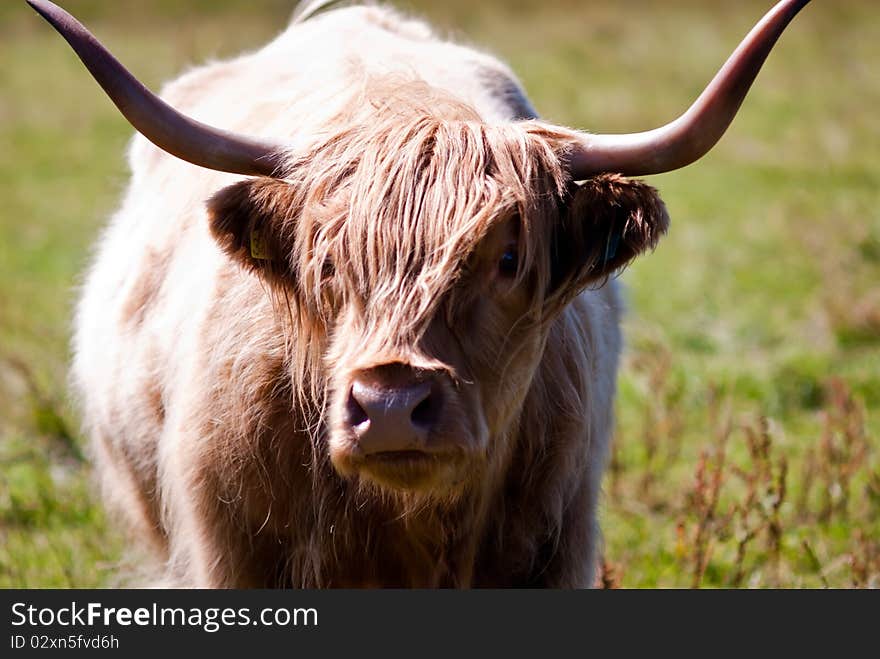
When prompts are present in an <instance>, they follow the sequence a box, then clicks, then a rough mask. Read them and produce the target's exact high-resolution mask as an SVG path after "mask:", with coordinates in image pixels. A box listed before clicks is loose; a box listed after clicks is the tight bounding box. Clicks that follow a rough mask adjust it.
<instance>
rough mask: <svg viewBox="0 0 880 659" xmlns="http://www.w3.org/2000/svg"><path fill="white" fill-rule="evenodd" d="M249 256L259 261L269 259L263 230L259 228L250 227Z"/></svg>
mask: <svg viewBox="0 0 880 659" xmlns="http://www.w3.org/2000/svg"><path fill="white" fill-rule="evenodd" d="M251 257H252V258H255V259H259V260H261V261H269V260H271V258H272V257H271V256H270V255H269V250H268V248H267V246H266V241H265V240H264V239H263V232H262V231H260V230H259V229H251Z"/></svg>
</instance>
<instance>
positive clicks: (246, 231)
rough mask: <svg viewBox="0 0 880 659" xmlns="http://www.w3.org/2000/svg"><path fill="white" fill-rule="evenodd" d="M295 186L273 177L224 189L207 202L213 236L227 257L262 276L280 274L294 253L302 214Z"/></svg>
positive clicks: (236, 184) (250, 180)
mask: <svg viewBox="0 0 880 659" xmlns="http://www.w3.org/2000/svg"><path fill="white" fill-rule="evenodd" d="M296 199H297V196H296V195H295V194H294V189H293V187H292V186H291V185H290V184H288V183H285V182H284V181H279V180H276V179H271V178H257V179H249V180H246V181H240V182H239V183H234V184H233V185H230V186H229V187H227V188H223V189H222V190H220V191H219V192H217V193H216V194H215V195H214V196H213V197H211V198H210V199H209V200H208V220H209V222H210V226H211V233H212V235H213V236H214V239H215V240H216V241H217V243H218V244H219V245H220V247H221V248H222V249H223V251H224V252H226V254H228V255H229V256H230V258H232V259H233V260H235V261H237V262H239V263H241V264H242V265H244V266H246V267H248V268H251V269H253V270H257V271H259V272H261V273H262V274H267V273H270V272H271V273H278V272H280V271H282V270H284V269H286V266H287V264H288V262H289V259H290V256H291V254H292V252H293V245H292V244H291V242H292V240H293V235H294V230H293V222H294V221H295V219H296V217H297V216H298V215H299V211H298V207H297V203H296Z"/></svg>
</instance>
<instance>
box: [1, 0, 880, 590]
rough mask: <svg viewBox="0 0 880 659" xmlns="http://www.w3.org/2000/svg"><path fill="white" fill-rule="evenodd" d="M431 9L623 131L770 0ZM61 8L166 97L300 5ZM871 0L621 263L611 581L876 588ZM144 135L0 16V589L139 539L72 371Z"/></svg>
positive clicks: (682, 184)
mask: <svg viewBox="0 0 880 659" xmlns="http://www.w3.org/2000/svg"><path fill="white" fill-rule="evenodd" d="M439 4H440V3H429V2H427V0H423V1H422V0H420V1H417V2H416V1H411V0H407V1H405V2H401V6H404V7H407V8H411V9H414V10H416V11H419V12H421V13H424V14H426V15H427V16H428V17H429V18H431V19H432V21H433V22H435V23H436V24H437V25H439V26H440V27H441V28H442V29H443V30H445V31H447V32H449V33H450V34H452V35H454V36H456V37H458V38H460V39H463V40H465V41H468V42H471V43H474V44H478V45H479V46H481V47H485V48H487V49H489V50H491V51H493V52H495V53H498V54H499V55H501V56H502V57H503V58H504V59H506V60H507V61H509V62H510V64H511V65H512V67H513V68H514V70H515V71H517V73H518V74H519V75H520V77H521V79H522V81H523V83H524V84H525V87H526V89H528V90H529V92H530V94H531V95H532V98H533V100H534V102H535V104H536V106H537V107H538V109H539V110H540V112H541V113H542V114H543V115H544V116H545V117H546V118H548V119H551V120H554V121H557V122H559V123H565V124H569V125H573V126H577V127H581V128H586V129H591V130H596V131H602V132H616V131H632V130H640V129H644V128H647V127H652V126H654V125H656V124H658V123H660V122H663V121H666V120H668V119H670V118H672V117H674V116H675V115H676V114H677V113H679V112H680V111H681V110H683V109H684V108H685V107H686V106H687V104H688V103H689V102H690V101H691V100H693V98H694V97H695V96H696V94H698V93H699V91H700V89H701V87H702V85H704V84H705V82H707V81H708V80H709V78H710V77H711V76H712V75H713V74H714V72H715V70H716V69H717V68H718V66H720V64H721V63H722V62H723V61H724V59H725V58H726V56H727V55H728V54H729V52H730V51H731V50H732V48H733V47H734V46H735V45H736V43H738V41H739V39H740V38H741V37H742V36H743V35H744V34H745V32H746V31H747V30H748V29H749V28H750V27H751V25H752V24H753V23H754V21H755V20H757V18H758V17H760V15H761V14H762V13H763V11H764V10H765V9H766V8H767V7H768V6H769V4H770V0H748V1H743V2H736V3H712V4H711V5H707V4H706V3H703V2H698V1H697V0H668V1H664V2H659V1H648V0H632V1H630V2H626V3H619V2H610V1H604V0H603V1H594V2H575V1H574V0H556V1H553V2H546V1H545V2H537V1H535V0H528V1H526V0H518V1H516V2H504V3H502V2H483V3H474V2H463V1H461V0H455V1H452V2H448V3H442V7H441V6H438V5H439ZM66 5H67V6H68V7H69V8H70V9H72V10H73V11H75V12H76V13H77V14H78V15H79V16H80V17H81V18H82V19H83V20H84V21H85V22H86V23H87V24H88V25H89V26H90V27H91V28H92V29H93V30H94V31H95V32H96V33H97V34H98V36H99V37H100V38H101V39H102V40H104V41H105V42H106V43H107V44H108V45H110V46H111V48H112V49H113V50H114V51H115V52H116V53H117V55H118V56H119V57H120V58H121V59H122V60H123V61H124V62H126V63H127V64H128V65H129V66H130V67H131V68H132V69H133V70H134V71H135V72H136V73H137V74H138V75H139V76H140V77H141V78H142V79H143V80H144V81H145V82H146V83H147V84H148V85H150V86H152V87H153V88H156V87H158V85H159V84H160V83H161V82H162V81H163V80H166V79H168V78H171V77H173V76H174V75H176V73H178V72H179V71H180V70H181V69H183V68H185V67H186V66H188V65H191V64H193V63H198V62H200V61H204V60H205V59H208V58H211V57H218V56H226V55H232V54H235V53H237V52H239V51H241V50H243V49H247V48H253V47H257V46H259V45H260V44H262V43H264V42H265V41H266V40H268V39H269V38H270V37H271V36H272V35H273V34H275V33H276V32H277V30H278V29H279V28H280V26H281V25H282V24H283V23H284V21H285V20H286V18H287V16H288V15H289V13H290V12H291V10H292V3H288V2H286V1H281V0H261V1H258V2H256V1H255V2H245V1H244V0H235V1H230V2H208V1H207V0H191V1H188V2H172V1H171V0H154V1H151V2H146V1H144V2H140V1H139V2H136V3H135V2H117V3H106V2H98V1H97V0H80V1H75V0H68V2H67V3H66ZM874 5H875V3H874V2H873V1H872V0H863V1H857V0H842V1H840V2H835V3H827V2H816V3H813V4H812V5H811V6H808V7H807V8H806V9H805V10H804V12H803V14H802V15H801V16H800V17H798V18H797V19H796V22H795V23H794V24H793V25H792V27H791V28H790V30H789V31H788V32H787V33H786V34H785V35H784V36H783V38H782V39H781V42H780V44H779V45H778V47H777V49H776V51H775V52H774V54H773V55H772V56H771V57H770V60H769V61H768V63H767V65H766V67H765V70H764V71H763V72H762V74H761V76H760V77H759V79H758V81H757V84H756V86H755V88H754V90H753V91H752V93H751V94H750V96H749V97H748V99H747V100H746V103H745V105H744V107H743V110H742V111H741V113H740V115H739V117H738V118H737V120H736V121H735V123H734V124H733V126H732V128H731V129H730V131H729V132H728V134H727V135H726V136H725V138H724V139H723V140H722V142H721V143H720V144H719V146H718V147H717V148H716V149H715V150H714V151H713V152H712V153H711V154H710V155H709V156H707V157H706V158H705V159H704V160H703V161H701V162H700V163H699V164H696V165H694V166H692V167H689V168H686V169H684V170H682V171H679V172H675V173H671V174H666V175H663V176H657V177H652V179H651V182H652V184H654V185H656V186H657V187H659V188H660V190H661V192H662V193H663V196H664V199H665V200H666V202H667V205H668V207H669V209H670V212H671V215H672V218H673V225H672V230H671V232H670V234H669V236H667V238H666V239H665V240H664V241H663V242H662V243H661V245H660V247H659V248H658V249H657V251H656V252H655V253H654V254H652V255H650V256H647V257H644V258H642V259H641V260H640V261H638V262H637V263H636V264H634V265H633V266H632V267H631V268H630V269H629V270H628V271H627V272H626V274H625V275H624V277H623V279H624V281H625V282H626V284H627V286H628V291H629V292H628V297H629V305H630V312H629V316H628V318H627V320H626V327H625V329H626V335H627V352H626V357H625V360H624V361H625V363H624V369H623V372H622V375H621V383H620V396H619V403H618V417H619V432H618V437H617V443H616V453H615V461H614V468H613V470H612V471H611V472H610V473H609V477H608V479H607V481H606V488H605V490H606V495H605V499H604V503H603V513H602V519H603V527H604V530H605V536H606V540H605V557H606V561H607V565H608V570H607V571H606V575H605V578H606V582H608V584H609V585H624V586H629V587H641V586H690V585H695V584H699V585H704V586H735V585H741V586H759V587H760V586H777V585H778V586H785V587H804V586H806V587H818V586H822V585H831V586H850V585H867V584H869V583H874V584H875V585H877V581H878V579H880V577H878V574H880V542H878V538H880V456H878V450H877V449H878V443H877V439H876V438H877V436H878V430H880V419H878V414H877V410H878V408H880V294H878V288H880V287H878V285H877V282H878V281H880V158H878V151H877V144H878V141H877V140H878V135H880V113H878V112H877V108H878V107H880V77H878V76H877V75H876V70H877V63H878V62H880V41H878V40H877V38H876V29H875V25H876V7H875V6H874ZM130 134H131V130H130V129H129V127H128V126H127V124H125V122H124V121H123V120H122V119H121V118H120V117H119V116H118V115H117V113H116V112H115V109H114V108H113V107H112V105H111V104H110V103H109V101H107V100H106V99H105V97H104V96H103V95H102V94H101V93H99V91H98V89H97V87H96V86H95V85H94V83H93V82H92V81H91V79H90V78H88V76H87V75H86V74H85V72H84V71H83V69H82V67H81V65H80V64H79V62H78V61H77V60H76V59H75V58H74V57H73V56H72V54H71V53H70V51H69V50H68V49H67V47H66V46H65V45H64V44H63V43H62V42H61V40H60V39H59V38H58V37H57V35H56V34H55V33H54V32H53V31H52V30H51V29H49V28H48V26H46V25H45V24H44V23H43V22H42V21H41V20H39V19H38V18H37V17H36V16H35V15H33V13H32V12H31V11H30V10H29V9H28V8H27V7H26V6H25V5H24V2H20V3H19V2H7V3H3V4H2V5H0V145H2V148H0V200H2V204H0V231H2V235H3V240H2V241H0V586H6V587H9V586H31V587H50V586H100V585H109V584H112V583H114V581H115V580H116V578H117V577H116V570H115V569H114V568H115V566H116V565H117V563H118V561H119V557H120V547H121V544H122V542H121V540H120V539H119V537H118V536H117V535H116V534H115V532H114V531H113V530H112V529H111V528H110V527H109V526H108V524H107V523H106V522H105V520H104V518H103V515H102V512H101V508H100V506H99V505H98V504H97V502H96V497H95V496H94V493H93V491H92V489H91V487H90V483H91V479H90V474H89V471H88V466H87V462H85V461H83V460H82V459H81V457H80V453H79V450H80V447H81V443H82V438H81V437H79V436H78V433H77V431H76V428H77V419H76V413H75V410H74V408H73V406H72V405H71V404H70V403H69V401H68V400H67V394H66V386H65V379H66V364H67V361H68V358H69V355H68V352H67V350H68V349H67V344H68V337H69V327H70V316H71V305H72V301H73V299H74V297H75V287H76V285H77V282H78V277H79V275H80V273H81V272H82V271H83V269H84V267H85V265H86V263H87V261H88V254H89V247H90V245H92V244H94V242H95V240H96V238H97V236H98V232H99V229H100V226H101V225H102V224H103V222H104V221H105V218H106V217H107V216H108V215H109V214H110V213H111V212H112V210H113V208H114V206H115V204H116V203H117V202H118V200H119V197H120V194H121V192H122V190H123V188H124V185H125V180H126V165H125V160H124V149H125V145H126V142H127V140H128V139H129V137H130ZM728 421H729V424H728ZM728 428H729V432H728ZM749 437H751V438H752V448H751V450H750V448H749ZM847 452H849V453H850V454H849V455H848V453H847ZM722 454H723V456H724V458H723V460H722V459H721V456H722ZM783 461H784V462H785V478H784V482H785V489H784V491H781V490H780V488H779V484H780V482H781V476H780V472H781V470H782V466H781V465H782V462H783ZM716 469H717V473H718V474H719V477H718V481H717V487H716V486H714V485H713V483H714V480H713V474H715V473H716ZM701 470H702V473H703V477H702V480H701V478H700V476H699V473H698V472H700V471H701ZM844 500H845V502H846V504H845V506H844V504H843V503H842V502H843V501H844ZM751 536H753V537H751ZM738 554H739V555H738ZM872 579H873V582H872V581H871V580H872Z"/></svg>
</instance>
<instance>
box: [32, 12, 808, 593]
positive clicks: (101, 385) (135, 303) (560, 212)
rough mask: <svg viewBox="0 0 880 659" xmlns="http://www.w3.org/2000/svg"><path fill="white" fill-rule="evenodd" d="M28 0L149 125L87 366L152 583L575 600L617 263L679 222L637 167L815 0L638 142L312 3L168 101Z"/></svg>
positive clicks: (449, 56)
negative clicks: (588, 128)
mask: <svg viewBox="0 0 880 659" xmlns="http://www.w3.org/2000/svg"><path fill="white" fill-rule="evenodd" d="M29 1H30V4H31V5H32V6H33V7H34V8H35V9H36V10H37V11H38V12H40V13H41V14H42V15H43V16H44V17H45V18H46V19H47V20H49V21H50V22H51V23H52V24H53V26H55V27H56V29H58V30H59V32H61V34H62V35H63V36H64V37H65V38H66V39H67V40H68V42H69V43H70V44H71V46H72V47H73V48H74V49H75V50H76V52H77V53H78V55H79V56H80V58H81V59H82V60H83V62H84V63H85V65H86V66H87V67H88V69H89V70H90V71H91V73H92V74H93V75H94V77H95V78H96V79H97V80H98V82H99V83H100V84H101V85H102V86H103V87H104V89H105V91H106V92H107V93H108V95H109V96H110V98H111V99H112V100H113V101H114V102H115V103H116V105H117V106H118V107H119V109H120V110H121V112H122V113H123V114H124V115H125V117H126V118H127V119H128V120H129V121H130V122H131V123H132V124H133V125H134V127H135V128H137V130H138V131H139V132H140V135H138V136H136V137H135V139H134V141H133V143H132V145H131V149H130V152H129V164H130V167H131V171H132V177H131V184H130V186H129V189H128V192H127V194H126V196H125V200H124V202H123V204H122V207H121V209H120V210H119V212H118V213H117V214H116V215H115V216H114V217H113V219H112V221H111V222H110V225H109V227H108V228H107V229H106V231H105V233H104V235H103V238H102V239H101V241H100V244H99V247H98V250H97V255H96V258H95V261H94V264H93V266H92V268H91V270H90V271H89V273H88V276H87V279H86V281H85V285H84V288H83V291H82V298H81V300H80V303H79V306H78V311H77V314H76V322H75V337H74V345H73V347H74V354H75V357H74V362H73V368H72V375H73V382H74V388H75V390H76V392H77V393H78V397H79V399H80V402H81V408H82V413H83V418H84V423H85V428H86V431H87V433H88V435H89V437H90V439H91V446H92V453H93V456H94V460H95V464H96V467H97V471H98V473H99V475H100V478H101V481H102V484H103V491H104V493H105V497H106V500H107V502H108V504H109V505H110V506H111V507H112V508H113V509H115V510H117V511H119V512H120V513H121V514H122V516H123V518H124V519H125V520H127V523H128V525H129V527H130V529H131V531H132V533H133V534H134V537H135V538H136V541H137V542H138V543H139V544H141V545H144V546H145V547H147V553H148V554H149V556H151V557H152V558H153V559H154V564H155V567H156V570H157V573H156V575H155V576H156V578H157V579H159V580H160V582H161V583H165V584H175V585H182V586H198V587H361V586H404V587H482V586H496V587H498V586H501V587H506V586H539V587H586V586H589V585H591V583H592V581H593V578H594V567H595V566H594V563H595V560H596V547H597V541H598V538H599V529H598V528H597V522H596V507H597V500H598V498H599V490H600V477H601V474H602V471H603V468H604V465H605V461H606V455H607V453H608V446H609V441H610V437H611V433H612V424H613V419H612V412H613V400H614V391H615V378H616V370H617V362H618V355H619V353H620V349H621V337H620V329H619V324H620V314H621V305H620V301H619V298H618V290H617V285H616V282H615V281H614V275H616V274H617V273H618V272H619V271H620V270H621V269H622V268H623V267H624V266H625V265H626V264H627V263H629V262H630V261H631V260H632V259H633V258H634V257H636V256H637V255H639V254H641V253H642V252H645V251H646V250H650V249H652V248H653V247H654V246H655V245H656V243H657V241H658V239H659V238H660V237H661V236H662V234H663V233H664V232H665V231H666V229H667V226H668V222H669V220H668V216H667V213H666V209H665V208H664V205H663V202H662V201H661V200H660V198H659V197H658V195H657V192H656V191H655V190H654V189H653V188H651V187H650V186H648V185H646V184H645V183H643V182H640V181H636V180H631V179H630V178H626V177H628V176H639V175H647V174H654V173H659V172H664V171H669V170H672V169H676V168H679V167H683V166H685V165H687V164H689V163H692V162H694V161H695V160H697V159H699V158H700V157H702V156H703V155H704V154H705V153H706V152H707V151H708V150H709V149H711V148H712V146H713V145H714V144H715V143H716V142H717V141H718V140H719V139H720V138H721V136H722V134H723V133H724V131H725V130H726V128H727V126H728V125H729V124H730V122H731V121H732V119H733V117H734V115H735V113H736V111H737V109H738V107H739V105H740V103H741V102H742V100H743V98H744V96H745V94H746V93H747V90H748V88H749V86H750V85H751V83H752V81H753V80H754V78H755V76H757V74H758V71H759V70H760V68H761V65H762V63H763V61H764V59H765V58H766V57H767V55H768V54H769V52H770V49H771V48H772V46H773V44H774V43H775V42H776V40H777V39H778V37H779V35H780V34H781V32H782V30H783V29H784V28H785V26H786V25H787V24H788V22H789V21H790V20H791V19H792V18H793V17H794V15H795V14H796V13H797V12H798V11H799V10H800V9H801V8H802V7H803V6H804V5H806V4H807V0H784V1H783V2H780V3H779V4H778V5H777V6H776V7H775V8H774V9H773V10H771V12H770V13H769V14H768V15H767V16H766V17H765V18H764V19H763V20H762V21H761V22H760V23H759V24H758V26H757V27H756V28H755V29H754V30H753V31H752V32H751V33H750V34H749V35H748V36H747V37H746V39H745V41H744V42H743V43H742V44H741V45H740V47H739V49H738V50H737V51H736V52H735V53H734V55H733V56H732V57H731V58H730V60H729V61H728V62H727V64H726V65H725V66H724V68H723V69H722V70H721V71H720V72H719V74H718V75H717V76H716V77H715V79H714V80H713V81H712V82H711V84H710V85H709V87H708V88H707V89H706V91H705V92H704V93H703V94H702V95H701V96H700V98H699V99H698V100H697V101H696V102H695V104H694V105H693V106H692V107H691V108H690V109H689V110H688V111H687V112H686V113H685V114H684V115H682V117H681V118H679V119H677V120H676V121H674V122H672V123H670V124H667V125H666V126H663V127H662V128H658V129H656V130H653V131H649V132H646V133H638V134H633V135H592V134H587V133H583V132H579V131H576V130H572V129H568V128H563V127H559V126H554V125H551V124H549V123H546V122H544V121H541V120H539V119H538V118H537V114H536V112H535V110H534V109H533V107H532V105H531V103H530V102H529V100H528V99H527V97H526V95H525V94H524V92H523V90H522V89H521V88H520V85H519V84H518V82H517V81H516V78H515V77H514V75H513V74H512V73H511V72H510V71H509V70H508V69H507V68H506V67H505V66H504V65H503V64H502V63H501V62H499V61H498V60H497V59H495V58H493V57H491V56H489V55H486V54H483V53H480V52H477V51H475V50H473V49H471V48H466V47H462V46H459V45H455V44H452V43H448V42H446V41H443V40H441V39H440V38H438V37H437V36H436V35H435V34H434V33H433V32H432V31H431V29H430V28H429V27H428V26H426V25H425V24H424V23H423V22H421V21H418V20H413V19H410V18H407V17H404V16H403V15H401V14H399V13H398V12H396V11H394V10H392V9H390V8H386V7H380V6H354V7H345V8H338V9H328V8H327V7H326V6H325V5H328V4H330V3H328V2H326V1H321V0H318V2H312V3H311V4H310V5H307V6H306V7H305V8H304V9H302V10H300V11H299V12H298V13H297V14H295V16H294V19H293V21H292V22H291V24H290V25H289V27H287V29H286V30H285V31H284V32H283V33H282V34H281V35H280V36H279V37H277V38H276V39H275V40H274V41H272V42H271V43H269V44H268V45H267V46H265V47H263V48H261V49H260V50H258V51H256V52H253V53H250V54H246V55H243V56H241V57H238V58H237V59H233V60H231V61H224V62H216V63H212V64H209V65H207V66H203V67H200V68H196V69H194V70H192V71H190V72H188V73H186V74H185V75H183V76H182V77H180V78H179V79H177V80H176V81H174V82H172V83H171V84H170V85H168V86H167V87H166V88H165V90H164V93H163V94H162V98H163V99H164V100H160V99H159V98H158V97H156V96H153V95H152V94H151V93H150V92H149V91H147V90H146V89H145V88H144V87H143V86H142V85H141V84H140V83H139V82H138V81H137V80H136V79H135V78H133V77H132V76H131V74H130V73H129V72H128V71H127V70H126V69H124V68H123V67H122V65H121V64H120V63H119V62H118V61H116V60H115V59H114V58H113V57H112V56H111V55H110V54H109V53H108V52H107V51H106V50H105V49H104V47H103V46H102V45H101V44H100V43H98V42H97V41H96V40H95V39H94V37H92V35H90V34H89V33H88V32H87V31H86V30H85V28H83V27H82V26H81V25H80V24H79V23H77V22H76V21H75V20H74V19H73V18H72V17H70V16H69V15H68V14H66V13H65V12H64V11H63V10H61V9H59V8H58V7H56V6H55V5H53V4H52V3H50V2H47V1H46V0H29ZM213 126H222V129H219V128H214V127H213Z"/></svg>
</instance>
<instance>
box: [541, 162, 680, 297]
mask: <svg viewBox="0 0 880 659" xmlns="http://www.w3.org/2000/svg"><path fill="white" fill-rule="evenodd" d="M668 227H669V215H668V214H667V213H666V206H665V205H664V204H663V201H662V200H661V199H660V196H659V194H658V193H657V191H656V190H655V189H654V188H652V187H651V186H649V185H647V184H646V183H643V182H642V181H634V180H630V179H627V178H624V177H623V176H619V175H616V174H605V175H602V176H597V177H595V178H593V179H590V180H589V181H586V182H585V183H583V184H581V185H577V186H575V187H574V188H573V190H572V194H571V197H570V198H569V200H568V203H566V204H565V205H564V207H563V209H562V213H561V216H560V218H559V222H558V223H556V226H555V227H554V235H553V240H552V245H551V248H552V254H551V272H550V286H551V292H550V297H551V298H554V299H557V300H559V299H561V300H562V301H567V300H569V299H571V298H572V297H574V296H575V295H577V294H578V293H580V291H581V290H583V289H584V288H585V287H587V286H589V285H591V284H593V283H596V282H602V281H604V280H605V279H607V278H608V277H609V276H611V275H614V274H615V273H617V272H618V271H620V270H621V269H623V268H624V267H625V266H626V265H627V264H629V262H630V261H632V260H633V259H634V258H635V257H636V256H638V255H639V254H641V253H642V252H644V251H646V250H649V249H653V248H654V247H655V246H656V245H657V241H658V240H659V239H660V236H662V235H663V234H664V233H665V232H666V230H667V228H668Z"/></svg>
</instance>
